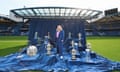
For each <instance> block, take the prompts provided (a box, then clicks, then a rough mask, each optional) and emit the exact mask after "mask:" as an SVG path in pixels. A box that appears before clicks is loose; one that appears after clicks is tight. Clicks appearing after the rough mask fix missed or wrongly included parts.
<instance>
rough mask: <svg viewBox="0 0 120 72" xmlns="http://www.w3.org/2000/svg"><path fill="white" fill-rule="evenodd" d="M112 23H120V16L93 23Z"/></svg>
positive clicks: (108, 17) (104, 18)
mask: <svg viewBox="0 0 120 72" xmlns="http://www.w3.org/2000/svg"><path fill="white" fill-rule="evenodd" d="M108 22H109V23H112V22H120V14H119V15H116V16H105V17H103V18H101V19H99V20H97V21H95V22H93V23H108Z"/></svg>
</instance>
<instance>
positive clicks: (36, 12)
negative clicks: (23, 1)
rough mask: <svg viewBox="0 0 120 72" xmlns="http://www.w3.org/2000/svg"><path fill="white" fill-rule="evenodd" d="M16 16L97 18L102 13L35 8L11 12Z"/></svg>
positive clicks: (57, 8) (71, 9) (66, 8)
mask: <svg viewBox="0 0 120 72" xmlns="http://www.w3.org/2000/svg"><path fill="white" fill-rule="evenodd" d="M11 12H13V13H14V14H15V15H17V16H19V17H23V18H81V19H86V20H89V19H92V18H97V17H98V16H99V15H100V14H102V11H98V10H92V9H80V8H71V7H33V8H20V9H13V10H11Z"/></svg>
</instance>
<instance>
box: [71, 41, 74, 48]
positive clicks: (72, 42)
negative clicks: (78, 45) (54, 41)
mask: <svg viewBox="0 0 120 72" xmlns="http://www.w3.org/2000/svg"><path fill="white" fill-rule="evenodd" d="M71 44H72V48H74V41H73V40H72V41H71Z"/></svg>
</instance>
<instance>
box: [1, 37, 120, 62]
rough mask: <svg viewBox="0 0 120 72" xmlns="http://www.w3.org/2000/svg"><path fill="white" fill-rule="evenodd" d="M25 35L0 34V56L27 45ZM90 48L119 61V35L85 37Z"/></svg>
mask: <svg viewBox="0 0 120 72" xmlns="http://www.w3.org/2000/svg"><path fill="white" fill-rule="evenodd" d="M27 39H28V38H27V36H0V56H4V55H8V54H10V53H13V52H16V51H19V49H20V48H23V47H25V46H26V45H27ZM87 42H90V43H91V44H92V50H93V51H95V52H96V53H97V54H100V55H102V56H104V57H106V58H108V59H110V60H113V61H120V53H119V51H120V37H97V36H95V37H93V36H91V37H87Z"/></svg>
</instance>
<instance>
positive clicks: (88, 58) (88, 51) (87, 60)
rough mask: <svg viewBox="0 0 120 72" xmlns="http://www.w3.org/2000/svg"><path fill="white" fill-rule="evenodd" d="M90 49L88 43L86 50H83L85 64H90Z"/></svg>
mask: <svg viewBox="0 0 120 72" xmlns="http://www.w3.org/2000/svg"><path fill="white" fill-rule="evenodd" d="M90 49H91V44H90V43H87V49H86V50H85V51H86V62H90V51H91V50H90Z"/></svg>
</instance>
